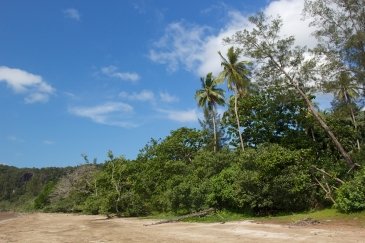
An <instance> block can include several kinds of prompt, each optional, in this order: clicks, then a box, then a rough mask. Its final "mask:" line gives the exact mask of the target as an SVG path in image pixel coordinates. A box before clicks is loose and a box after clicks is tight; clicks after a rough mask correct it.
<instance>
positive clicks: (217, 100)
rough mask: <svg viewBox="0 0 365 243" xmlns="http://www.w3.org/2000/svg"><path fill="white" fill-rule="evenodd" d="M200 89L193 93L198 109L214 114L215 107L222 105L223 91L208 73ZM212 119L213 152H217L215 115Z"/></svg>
mask: <svg viewBox="0 0 365 243" xmlns="http://www.w3.org/2000/svg"><path fill="white" fill-rule="evenodd" d="M200 80H201V84H202V87H201V89H199V90H197V91H196V93H195V99H196V101H197V102H198V105H199V106H200V107H205V108H207V109H208V111H212V112H213V114H215V112H216V110H215V109H216V106H217V105H224V90H223V89H220V88H217V84H216V82H215V80H214V78H213V75H212V73H208V74H207V76H206V78H205V79H204V78H201V79H200ZM212 119H213V121H212V122H213V133H214V152H216V151H217V144H218V142H217V130H216V120H215V115H213V116H212Z"/></svg>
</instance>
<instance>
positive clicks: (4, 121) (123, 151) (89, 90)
mask: <svg viewBox="0 0 365 243" xmlns="http://www.w3.org/2000/svg"><path fill="white" fill-rule="evenodd" d="M302 4H303V3H302V0H280V1H267V0H259V1H249V0H246V1H208V0H202V1H192V0H189V1H187V0H186V1H166V0H164V1H162V0H160V1H152V0H137V1H132V0H131V1H117V0H115V1H62V0H60V1H48V0H43V1H41V0H35V1H18V0H0V36H1V38H0V53H1V55H0V114H1V128H0V163H4V164H8V165H14V166H18V167H45V166H65V165H77V164H79V163H80V162H82V158H81V156H80V155H81V154H87V155H88V156H89V158H90V159H92V158H97V159H98V162H102V161H104V159H105V157H106V153H107V151H108V150H109V149H110V150H112V151H113V152H114V154H115V155H124V156H126V157H127V158H131V159H132V158H134V157H135V156H136V155H137V154H138V152H139V149H141V148H143V146H144V145H145V144H146V143H147V142H148V141H149V139H150V138H163V137H165V136H166V135H168V134H169V132H170V131H171V130H172V129H176V128H179V127H182V126H188V127H199V125H198V122H197V118H198V116H199V114H200V111H199V109H198V108H197V106H196V103H195V101H194V99H193V96H194V92H195V90H196V89H197V88H199V85H200V83H199V77H201V76H204V75H205V74H206V73H208V72H210V71H212V72H213V73H218V72H219V71H220V66H219V56H218V55H217V51H219V50H220V51H222V52H225V50H226V49H227V46H224V45H222V41H221V40H222V38H223V37H225V36H230V35H231V34H233V33H234V32H235V31H237V30H239V29H242V28H243V27H249V25H248V24H247V17H248V16H249V15H250V14H252V13H254V12H256V11H258V10H262V11H265V12H266V13H269V14H273V15H277V14H280V15H283V19H284V22H286V23H288V24H287V25H286V26H287V27H286V28H284V32H286V33H290V34H294V35H296V36H298V43H299V44H306V45H308V46H311V45H313V43H314V42H313V39H312V37H310V34H309V33H310V32H309V29H308V27H307V23H304V22H301V21H300V20H299V19H300V16H299V14H300V12H301V8H302ZM283 9H284V10H285V12H282V11H283ZM294 18H295V21H294ZM299 25H300V26H301V27H300V28H298V26H299ZM298 29H300V31H298ZM322 102H328V100H326V98H325V99H323V97H322Z"/></svg>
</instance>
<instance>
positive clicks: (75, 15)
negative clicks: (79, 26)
mask: <svg viewBox="0 0 365 243" xmlns="http://www.w3.org/2000/svg"><path fill="white" fill-rule="evenodd" d="M63 13H64V15H65V17H66V18H69V19H73V20H77V21H80V20H81V15H80V12H79V11H78V10H77V9H75V8H68V9H66V10H64V11H63Z"/></svg>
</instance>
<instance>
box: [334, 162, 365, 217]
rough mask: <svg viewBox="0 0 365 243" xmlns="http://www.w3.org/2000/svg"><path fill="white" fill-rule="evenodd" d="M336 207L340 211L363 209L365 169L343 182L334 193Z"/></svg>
mask: <svg viewBox="0 0 365 243" xmlns="http://www.w3.org/2000/svg"><path fill="white" fill-rule="evenodd" d="M336 195H337V197H336V207H337V209H339V210H340V211H342V212H346V213H349V212H355V211H361V210H364V209H365V169H364V168H363V169H362V170H360V171H359V172H357V174H356V175H355V176H354V178H353V179H352V180H350V181H348V182H346V183H344V184H343V185H342V186H341V187H340V188H339V189H338V190H337V193H336Z"/></svg>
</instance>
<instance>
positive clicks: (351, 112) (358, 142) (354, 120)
mask: <svg viewBox="0 0 365 243" xmlns="http://www.w3.org/2000/svg"><path fill="white" fill-rule="evenodd" d="M344 95H345V102H346V104H347V105H348V106H349V108H350V114H351V120H352V124H353V125H354V128H355V132H356V133H357V122H356V118H355V114H354V110H353V109H352V107H351V103H350V99H349V97H348V96H347V93H346V92H344ZM356 135H357V134H356ZM356 145H357V149H358V150H360V149H361V147H360V141H359V139H358V138H357V139H356Z"/></svg>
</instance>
